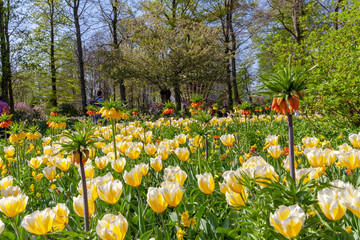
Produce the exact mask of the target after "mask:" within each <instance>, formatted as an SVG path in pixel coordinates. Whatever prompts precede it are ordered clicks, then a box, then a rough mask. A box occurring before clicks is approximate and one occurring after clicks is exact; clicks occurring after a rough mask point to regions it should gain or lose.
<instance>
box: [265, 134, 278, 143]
mask: <svg viewBox="0 0 360 240" xmlns="http://www.w3.org/2000/svg"><path fill="white" fill-rule="evenodd" d="M278 141H279V138H278V136H276V135H271V134H269V135H268V136H267V137H266V139H265V142H266V143H267V144H270V145H278Z"/></svg>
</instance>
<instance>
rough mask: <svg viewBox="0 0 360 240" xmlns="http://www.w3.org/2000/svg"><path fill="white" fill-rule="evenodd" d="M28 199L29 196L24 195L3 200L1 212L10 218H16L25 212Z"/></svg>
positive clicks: (0, 203)
mask: <svg viewBox="0 0 360 240" xmlns="http://www.w3.org/2000/svg"><path fill="white" fill-rule="evenodd" d="M28 199H29V198H28V196H26V195H23V194H19V195H17V196H16V197H14V196H9V197H4V198H1V199H0V211H1V212H3V213H4V214H5V215H6V216H8V217H15V216H16V215H17V214H18V213H22V212H23V211H24V210H25V208H26V204H27V202H28Z"/></svg>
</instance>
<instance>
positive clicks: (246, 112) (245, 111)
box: [242, 110, 250, 116]
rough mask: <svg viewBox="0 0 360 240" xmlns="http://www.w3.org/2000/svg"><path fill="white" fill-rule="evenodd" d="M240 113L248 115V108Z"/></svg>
mask: <svg viewBox="0 0 360 240" xmlns="http://www.w3.org/2000/svg"><path fill="white" fill-rule="evenodd" d="M242 115H245V116H246V115H250V111H249V110H243V111H242Z"/></svg>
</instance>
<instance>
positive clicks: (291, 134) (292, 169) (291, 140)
mask: <svg viewBox="0 0 360 240" xmlns="http://www.w3.org/2000/svg"><path fill="white" fill-rule="evenodd" d="M287 116H288V132H289V157H290V158H289V160H290V176H291V177H292V179H294V184H296V179H295V162H294V161H295V154H294V130H293V118H292V114H291V113H289V114H288V115H287Z"/></svg>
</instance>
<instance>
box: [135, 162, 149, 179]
mask: <svg viewBox="0 0 360 240" xmlns="http://www.w3.org/2000/svg"><path fill="white" fill-rule="evenodd" d="M135 167H138V168H140V171H141V175H143V176H146V174H147V173H148V171H149V165H147V164H145V163H141V164H139V165H135Z"/></svg>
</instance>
